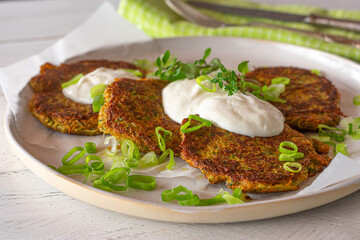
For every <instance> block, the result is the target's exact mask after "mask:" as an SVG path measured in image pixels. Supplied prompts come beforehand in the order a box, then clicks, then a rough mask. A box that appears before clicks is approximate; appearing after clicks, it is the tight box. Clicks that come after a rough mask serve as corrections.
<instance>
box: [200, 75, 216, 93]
mask: <svg viewBox="0 0 360 240" xmlns="http://www.w3.org/2000/svg"><path fill="white" fill-rule="evenodd" d="M211 79H212V78H211V77H209V76H206V75H201V76H200V77H197V78H196V83H197V84H198V85H199V86H200V87H201V88H202V89H204V90H205V91H207V92H215V91H216V86H215V83H211V82H210V80H211ZM203 82H207V83H210V84H212V88H208V87H206V86H205V85H204V84H203Z"/></svg>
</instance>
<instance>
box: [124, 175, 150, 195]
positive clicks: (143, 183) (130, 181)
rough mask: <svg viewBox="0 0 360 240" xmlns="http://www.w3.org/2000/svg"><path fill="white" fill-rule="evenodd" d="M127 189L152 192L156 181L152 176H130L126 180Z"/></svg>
mask: <svg viewBox="0 0 360 240" xmlns="http://www.w3.org/2000/svg"><path fill="white" fill-rule="evenodd" d="M126 182H127V185H128V187H131V188H136V189H141V190H145V191H152V190H154V189H155V187H156V180H155V178H154V177H152V176H144V175H130V176H128V177H127V179H126Z"/></svg>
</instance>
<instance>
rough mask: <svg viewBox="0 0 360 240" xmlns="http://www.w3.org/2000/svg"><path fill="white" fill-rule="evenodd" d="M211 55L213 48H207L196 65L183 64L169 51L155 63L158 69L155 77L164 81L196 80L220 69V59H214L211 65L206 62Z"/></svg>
mask: <svg viewBox="0 0 360 240" xmlns="http://www.w3.org/2000/svg"><path fill="white" fill-rule="evenodd" d="M210 53H211V48H207V49H206V50H205V52H204V56H203V57H202V58H201V59H199V60H196V61H195V62H194V63H183V62H181V61H179V60H178V59H177V57H175V56H173V55H171V54H170V51H169V50H166V51H165V53H164V54H163V55H162V56H161V57H158V58H157V59H156V61H155V66H156V67H157V68H158V69H157V70H156V71H155V74H154V75H155V76H157V77H160V79H162V80H168V81H176V80H180V79H185V78H196V77H199V76H201V75H206V74H208V73H211V72H213V71H216V70H218V69H219V64H220V60H219V59H218V58H214V59H212V60H211V61H210V62H209V63H207V62H206V59H207V57H208V56H209V55H210Z"/></svg>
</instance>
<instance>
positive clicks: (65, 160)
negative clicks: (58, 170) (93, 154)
mask: <svg viewBox="0 0 360 240" xmlns="http://www.w3.org/2000/svg"><path fill="white" fill-rule="evenodd" d="M75 152H79V153H78V154H77V155H75V156H74V157H73V158H72V159H70V160H68V159H69V158H70V157H71V156H72V155H73V154H74V153H75ZM84 155H85V149H84V148H83V147H73V148H72V149H71V150H70V151H69V152H68V153H67V154H65V156H64V157H63V158H62V159H61V161H62V163H63V165H72V164H74V163H76V162H77V161H78V160H79V159H80V158H82V157H83V156H84Z"/></svg>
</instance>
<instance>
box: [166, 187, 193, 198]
mask: <svg viewBox="0 0 360 240" xmlns="http://www.w3.org/2000/svg"><path fill="white" fill-rule="evenodd" d="M193 197H194V194H193V193H192V191H191V190H189V189H187V188H186V187H184V186H182V185H179V186H177V187H176V188H172V189H169V190H165V191H163V192H162V193H161V199H162V201H164V202H168V201H172V200H178V201H184V200H189V199H191V198H193Z"/></svg>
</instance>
